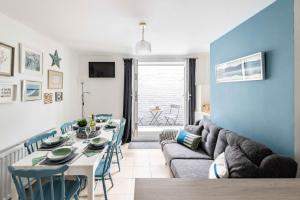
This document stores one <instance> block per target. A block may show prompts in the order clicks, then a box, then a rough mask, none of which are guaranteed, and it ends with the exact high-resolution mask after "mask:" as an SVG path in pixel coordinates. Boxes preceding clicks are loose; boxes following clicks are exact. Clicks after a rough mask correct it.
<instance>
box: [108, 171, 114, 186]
mask: <svg viewBox="0 0 300 200" xmlns="http://www.w3.org/2000/svg"><path fill="white" fill-rule="evenodd" d="M108 176H109V179H110V182H111V187H114V182H113V180H112V177H111V174H110V173H109V174H108Z"/></svg>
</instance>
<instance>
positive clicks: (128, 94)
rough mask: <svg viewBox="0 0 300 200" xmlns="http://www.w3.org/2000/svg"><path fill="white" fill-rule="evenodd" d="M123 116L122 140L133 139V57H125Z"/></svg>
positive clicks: (128, 140) (125, 141)
mask: <svg viewBox="0 0 300 200" xmlns="http://www.w3.org/2000/svg"><path fill="white" fill-rule="evenodd" d="M123 118H125V119H126V125H125V130H124V135H123V138H122V142H123V144H124V143H128V142H130V141H131V122H132V59H124V94H123Z"/></svg>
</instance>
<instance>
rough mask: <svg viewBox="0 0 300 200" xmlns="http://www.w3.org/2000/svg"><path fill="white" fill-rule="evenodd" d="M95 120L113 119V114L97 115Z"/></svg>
mask: <svg viewBox="0 0 300 200" xmlns="http://www.w3.org/2000/svg"><path fill="white" fill-rule="evenodd" d="M95 118H96V119H108V120H109V119H111V118H112V114H106V113H103V114H96V115H95Z"/></svg>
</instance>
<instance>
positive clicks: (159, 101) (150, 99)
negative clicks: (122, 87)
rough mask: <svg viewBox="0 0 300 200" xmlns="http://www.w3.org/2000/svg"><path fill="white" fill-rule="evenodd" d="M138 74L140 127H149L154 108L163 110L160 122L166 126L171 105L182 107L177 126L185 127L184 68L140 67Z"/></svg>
mask: <svg viewBox="0 0 300 200" xmlns="http://www.w3.org/2000/svg"><path fill="white" fill-rule="evenodd" d="M138 73H139V75H138V92H139V99H138V116H139V118H142V124H141V123H139V125H149V122H150V121H151V118H152V116H151V113H150V112H149V110H150V108H151V107H153V106H159V107H160V108H161V109H162V114H161V115H160V117H159V120H158V121H159V123H160V125H164V124H165V122H166V120H165V117H164V115H165V114H167V113H168V112H169V110H170V104H177V105H180V111H179V116H178V120H177V122H176V125H183V124H184V66H139V69H138Z"/></svg>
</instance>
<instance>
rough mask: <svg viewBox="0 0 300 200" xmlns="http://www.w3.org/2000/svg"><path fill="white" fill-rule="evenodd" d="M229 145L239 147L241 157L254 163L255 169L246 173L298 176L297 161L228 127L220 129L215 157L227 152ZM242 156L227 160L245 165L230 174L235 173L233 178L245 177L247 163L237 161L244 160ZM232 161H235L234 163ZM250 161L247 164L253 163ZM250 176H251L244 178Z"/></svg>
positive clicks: (271, 176) (267, 175)
mask: <svg viewBox="0 0 300 200" xmlns="http://www.w3.org/2000/svg"><path fill="white" fill-rule="evenodd" d="M228 146H230V147H232V148H238V149H239V151H240V152H241V156H240V157H243V158H244V160H248V161H250V162H251V163H252V166H253V167H252V168H251V170H254V169H255V170H254V171H252V172H251V173H248V172H246V174H251V175H253V174H256V175H255V177H261V178H292V177H295V176H296V173H297V163H296V162H295V161H294V160H293V159H291V158H287V157H283V156H280V155H276V154H273V152H272V151H271V150H270V149H269V148H267V147H266V146H265V145H263V144H260V143H257V142H255V141H253V140H250V139H248V138H246V137H243V136H240V135H238V134H236V133H234V132H232V131H229V130H226V129H222V130H220V133H219V136H218V140H217V144H216V147H215V150H214V159H215V158H216V157H218V155H220V154H221V153H222V152H225V150H226V148H227V147H228ZM227 150H228V148H227ZM242 155H243V156H242ZM225 156H226V152H225ZM240 157H239V158H238V159H236V158H233V159H232V160H231V161H228V160H227V162H230V163H227V164H232V165H235V166H243V168H244V169H242V170H239V169H238V170H234V172H233V173H232V174H230V176H231V175H233V176H231V177H233V178H239V177H243V173H244V172H245V169H246V167H245V166H246V165H247V163H246V162H245V163H240V164H239V163H236V162H243V159H241V158H240ZM232 161H233V162H234V163H232ZM250 162H248V165H247V166H250V165H251V163H250ZM254 166H256V167H254ZM229 167H230V166H229ZM238 168H239V167H238ZM235 169H236V168H235ZM240 169H241V168H240ZM243 170H244V172H243ZM229 172H230V173H231V169H229ZM250 177H251V176H249V177H244V178H250ZM253 178H254V177H253Z"/></svg>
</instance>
